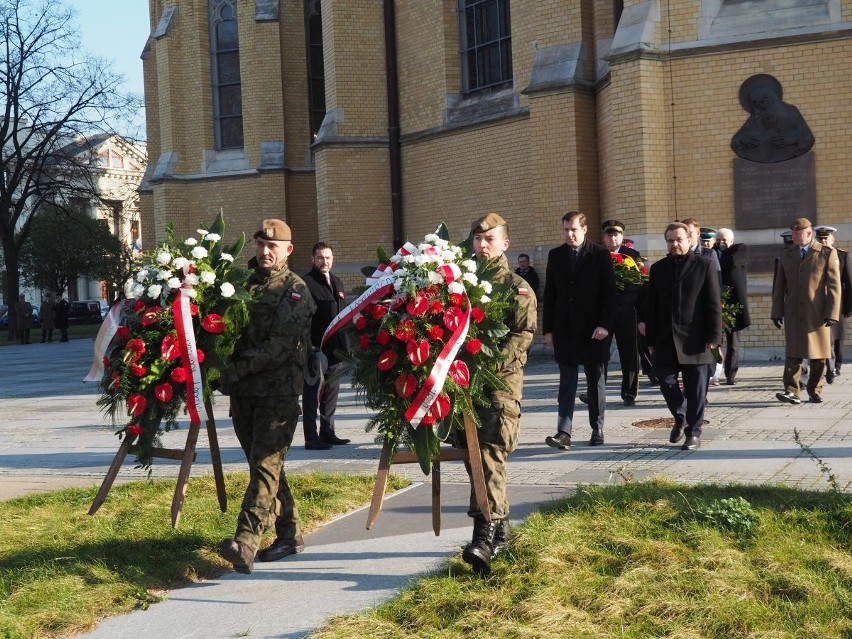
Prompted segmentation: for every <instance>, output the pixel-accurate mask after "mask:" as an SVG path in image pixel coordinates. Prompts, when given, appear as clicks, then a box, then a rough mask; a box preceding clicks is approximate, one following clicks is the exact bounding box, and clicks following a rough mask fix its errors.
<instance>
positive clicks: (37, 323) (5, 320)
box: [0, 308, 41, 329]
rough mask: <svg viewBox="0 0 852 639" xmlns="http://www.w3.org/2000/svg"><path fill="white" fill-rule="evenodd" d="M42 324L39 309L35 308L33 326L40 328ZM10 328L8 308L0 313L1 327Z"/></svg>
mask: <svg viewBox="0 0 852 639" xmlns="http://www.w3.org/2000/svg"><path fill="white" fill-rule="evenodd" d="M40 326H41V320H40V319H39V317H38V309H35V308H34V309H33V328H39V327H40ZM7 328H9V312H8V310H7V311H6V312H5V313H4V314H3V315H0V329H7Z"/></svg>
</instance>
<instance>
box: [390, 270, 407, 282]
mask: <svg viewBox="0 0 852 639" xmlns="http://www.w3.org/2000/svg"><path fill="white" fill-rule="evenodd" d="M393 276H394V277H395V278H396V279H398V280H401V279H402V278H404V277H408V271H406V270H405V269H404V268H398V269H396V270H395V271H394V272H393Z"/></svg>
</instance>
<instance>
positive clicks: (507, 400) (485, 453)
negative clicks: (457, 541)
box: [456, 393, 521, 519]
mask: <svg viewBox="0 0 852 639" xmlns="http://www.w3.org/2000/svg"><path fill="white" fill-rule="evenodd" d="M478 414H479V419H480V421H481V422H482V426H481V427H480V428H479V430H478V431H477V436H478V437H479V454H480V457H481V459H482V472H483V474H484V475H485V492H486V494H487V495H488V508H489V510H490V511H491V512H490V515H491V518H492V519H505V518H506V517H508V516H509V502H508V500H507V499H506V461H507V460H508V458H509V453H511V452H512V451H513V450H515V448H517V447H518V434H519V431H520V422H521V404H520V402H519V401H518V400H516V399H514V398H512V397H510V396H508V395H504V394H501V393H494V395H492V398H491V406H487V407H484V408H480V409H479V411H478ZM456 443H457V445H458V446H459V447H460V448H467V442H466V438H465V435H464V432H457V436H456ZM465 469H466V470H467V475H468V477H472V475H471V467H470V463H468V462H465ZM467 514H468V515H469V516H470V517H476V516H477V515H480V514H481V512H480V509H479V504H477V503H476V493H475V492H474V490H473V480H472V479H471V483H470V507H469V508H468V511H467Z"/></svg>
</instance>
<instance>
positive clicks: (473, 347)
mask: <svg viewBox="0 0 852 639" xmlns="http://www.w3.org/2000/svg"><path fill="white" fill-rule="evenodd" d="M481 349H482V342H481V341H479V340H478V339H477V338H475V337H474V338H473V339H472V340H470V341H469V342H467V343H466V344H465V345H464V350H466V351H467V352H468V353H470V354H471V355H476V354H477V353H478V352H479V351H480V350H481Z"/></svg>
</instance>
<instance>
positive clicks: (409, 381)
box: [394, 373, 417, 399]
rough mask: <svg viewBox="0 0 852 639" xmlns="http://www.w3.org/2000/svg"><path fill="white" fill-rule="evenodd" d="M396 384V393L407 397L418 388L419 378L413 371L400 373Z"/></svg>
mask: <svg viewBox="0 0 852 639" xmlns="http://www.w3.org/2000/svg"><path fill="white" fill-rule="evenodd" d="M394 386H396V394H397V395H399V396H400V397H402V398H403V399H405V398H406V397H408V396H409V395H411V394H412V393H413V392H414V390H415V389H416V388H417V378H416V377H415V376H414V375H412V374H411V373H400V374H399V377H397V378H396V381H395V382H394Z"/></svg>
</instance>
